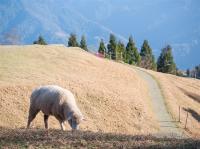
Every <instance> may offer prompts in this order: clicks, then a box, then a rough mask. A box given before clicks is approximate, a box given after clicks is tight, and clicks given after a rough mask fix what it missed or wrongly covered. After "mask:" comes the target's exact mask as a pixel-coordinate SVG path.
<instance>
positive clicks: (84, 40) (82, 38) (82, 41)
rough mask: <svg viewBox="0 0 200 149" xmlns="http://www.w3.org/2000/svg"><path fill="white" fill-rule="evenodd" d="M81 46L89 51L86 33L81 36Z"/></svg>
mask: <svg viewBox="0 0 200 149" xmlns="http://www.w3.org/2000/svg"><path fill="white" fill-rule="evenodd" d="M80 48H82V49H83V50H85V51H88V48H87V43H86V39H85V36H84V35H83V36H82V37H81V42H80Z"/></svg>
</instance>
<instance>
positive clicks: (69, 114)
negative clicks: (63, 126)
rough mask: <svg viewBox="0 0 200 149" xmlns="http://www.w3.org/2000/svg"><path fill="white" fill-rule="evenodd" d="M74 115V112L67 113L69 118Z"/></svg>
mask: <svg viewBox="0 0 200 149" xmlns="http://www.w3.org/2000/svg"><path fill="white" fill-rule="evenodd" d="M72 116H73V112H69V113H67V120H70V119H72Z"/></svg>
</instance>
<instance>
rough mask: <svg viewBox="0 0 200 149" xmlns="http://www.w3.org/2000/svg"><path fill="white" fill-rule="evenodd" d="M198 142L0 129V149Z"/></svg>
mask: <svg viewBox="0 0 200 149" xmlns="http://www.w3.org/2000/svg"><path fill="white" fill-rule="evenodd" d="M199 146H200V140H197V139H189V138H187V139H176V138H157V137H154V136H151V135H145V136H144V135H125V134H116V133H114V134H113V133H101V132H91V131H78V132H73V133H72V132H71V131H66V132H63V131H60V130H55V129H54V130H49V131H48V132H47V131H45V130H44V129H42V130H41V129H31V130H25V129H14V130H13V129H5V128H3V129H1V128H0V148H6V149H7V148H9V149H10V148H13V149H16V148H28V149H32V148H41V149H44V148H46V149H51V148H62V149H63V148H65V149H67V148H70V149H71V148H81V149H90V148H91V149H94V148H95V149H100V148H102V149H103V148H106V149H109V148H113V149H122V148H142V149H145V148H151V149H160V148H167V149H174V148H176V149H184V148H187V149H196V148H197V149H198V147H199Z"/></svg>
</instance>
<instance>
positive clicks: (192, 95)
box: [178, 87, 200, 103]
mask: <svg viewBox="0 0 200 149" xmlns="http://www.w3.org/2000/svg"><path fill="white" fill-rule="evenodd" d="M178 88H179V89H180V90H181V91H182V92H183V93H184V94H185V95H186V96H188V97H190V98H192V99H193V100H194V101H196V102H198V103H200V95H198V94H195V93H192V92H188V91H186V90H185V89H183V88H180V87H178Z"/></svg>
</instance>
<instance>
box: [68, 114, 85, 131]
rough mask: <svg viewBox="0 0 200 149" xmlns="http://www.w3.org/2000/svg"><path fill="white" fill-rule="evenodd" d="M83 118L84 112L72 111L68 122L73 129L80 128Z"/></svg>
mask: <svg viewBox="0 0 200 149" xmlns="http://www.w3.org/2000/svg"><path fill="white" fill-rule="evenodd" d="M82 120H83V116H82V114H77V113H75V112H72V113H71V114H70V116H69V117H68V123H69V125H70V126H71V128H72V129H73V130H78V129H79V124H80V123H81V121H82Z"/></svg>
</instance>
